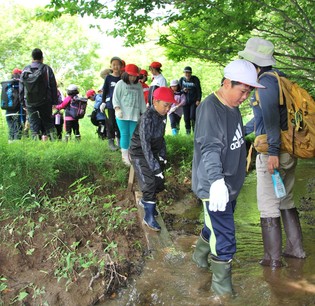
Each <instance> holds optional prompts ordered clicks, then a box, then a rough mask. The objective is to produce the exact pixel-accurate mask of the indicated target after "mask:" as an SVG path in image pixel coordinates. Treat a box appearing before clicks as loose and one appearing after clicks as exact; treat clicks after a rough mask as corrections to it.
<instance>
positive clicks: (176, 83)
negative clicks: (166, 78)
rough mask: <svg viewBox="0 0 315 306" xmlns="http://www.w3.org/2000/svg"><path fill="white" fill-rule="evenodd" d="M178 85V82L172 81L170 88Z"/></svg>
mask: <svg viewBox="0 0 315 306" xmlns="http://www.w3.org/2000/svg"><path fill="white" fill-rule="evenodd" d="M178 84H179V82H178V80H172V81H171V83H170V86H177V85H178Z"/></svg>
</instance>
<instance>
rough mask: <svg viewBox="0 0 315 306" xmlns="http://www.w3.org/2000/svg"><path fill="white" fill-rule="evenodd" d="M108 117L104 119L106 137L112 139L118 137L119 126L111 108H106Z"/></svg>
mask: <svg viewBox="0 0 315 306" xmlns="http://www.w3.org/2000/svg"><path fill="white" fill-rule="evenodd" d="M107 112H108V119H107V120H106V129H107V138H108V139H114V138H115V137H117V138H120V132H119V128H118V125H117V122H116V116H115V110H114V109H112V108H108V109H107Z"/></svg>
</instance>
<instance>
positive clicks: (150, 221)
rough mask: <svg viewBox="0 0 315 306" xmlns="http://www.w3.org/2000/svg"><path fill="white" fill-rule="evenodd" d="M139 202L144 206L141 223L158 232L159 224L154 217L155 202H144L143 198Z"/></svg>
mask: <svg viewBox="0 0 315 306" xmlns="http://www.w3.org/2000/svg"><path fill="white" fill-rule="evenodd" d="M141 202H142V204H143V208H144V218H143V223H144V224H145V225H146V226H148V227H149V228H150V229H152V230H153V231H156V232H159V231H160V230H161V226H160V225H159V223H157V221H156V220H155V217H154V210H155V206H156V203H154V202H153V203H148V202H144V201H143V200H141Z"/></svg>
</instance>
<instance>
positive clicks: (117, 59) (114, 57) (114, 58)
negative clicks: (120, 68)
mask: <svg viewBox="0 0 315 306" xmlns="http://www.w3.org/2000/svg"><path fill="white" fill-rule="evenodd" d="M115 60H116V61H120V63H121V64H123V61H122V59H121V58H120V57H119V56H113V57H112V58H111V59H110V63H112V61H115Z"/></svg>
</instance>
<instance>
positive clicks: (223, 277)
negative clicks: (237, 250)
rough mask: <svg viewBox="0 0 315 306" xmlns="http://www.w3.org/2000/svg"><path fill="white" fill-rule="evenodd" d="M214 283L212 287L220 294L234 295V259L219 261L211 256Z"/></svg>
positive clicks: (225, 295)
mask: <svg viewBox="0 0 315 306" xmlns="http://www.w3.org/2000/svg"><path fill="white" fill-rule="evenodd" d="M211 270H212V283H211V289H212V290H213V291H214V293H215V294H216V295H218V296H224V297H232V296H233V287H232V259H231V260H229V261H219V260H217V259H215V258H213V257H211Z"/></svg>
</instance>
